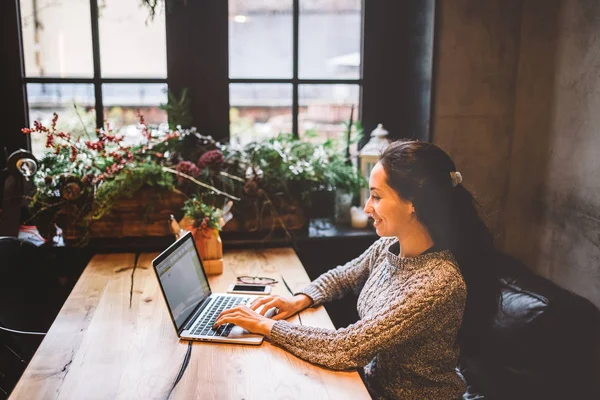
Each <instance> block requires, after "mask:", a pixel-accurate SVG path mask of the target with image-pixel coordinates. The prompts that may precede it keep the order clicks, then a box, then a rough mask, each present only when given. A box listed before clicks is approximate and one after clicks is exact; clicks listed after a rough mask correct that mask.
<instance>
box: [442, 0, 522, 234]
mask: <svg viewBox="0 0 600 400" xmlns="http://www.w3.org/2000/svg"><path fill="white" fill-rule="evenodd" d="M520 3H521V2H520V1H509V2H507V1H502V0H494V1H492V0H485V1H481V0H452V1H450V0H441V1H438V2H437V6H438V10H437V15H436V19H437V22H436V30H437V31H436V43H435V46H434V47H435V49H434V90H433V97H434V102H433V114H432V117H433V118H432V119H433V121H432V134H433V141H434V143H436V144H437V145H439V146H441V147H442V148H444V149H445V150H446V151H447V152H449V153H450V155H451V156H452V158H453V159H454V161H455V163H456V166H457V169H458V170H459V171H460V172H461V173H462V175H463V184H464V185H465V186H466V187H467V188H468V189H469V190H471V191H472V192H473V193H474V194H475V195H476V196H477V197H478V199H479V201H480V203H481V205H482V207H483V211H484V213H485V214H486V216H487V220H488V224H489V226H490V227H491V228H492V230H493V232H494V233H495V235H496V239H497V241H498V243H499V244H501V243H502V232H503V226H502V221H504V220H505V216H504V207H503V204H504V198H505V195H506V193H507V191H508V177H509V168H508V165H509V157H510V149H511V140H512V132H513V121H514V99H515V81H516V72H517V68H516V66H517V60H518V55H519V31H520V23H521V4H520Z"/></svg>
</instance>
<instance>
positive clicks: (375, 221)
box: [373, 217, 383, 226]
mask: <svg viewBox="0 0 600 400" xmlns="http://www.w3.org/2000/svg"><path fill="white" fill-rule="evenodd" d="M381 221H383V220H382V219H381V218H375V217H373V225H375V226H377V225H379V224H380V223H381Z"/></svg>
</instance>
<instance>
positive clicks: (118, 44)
mask: <svg viewBox="0 0 600 400" xmlns="http://www.w3.org/2000/svg"><path fill="white" fill-rule="evenodd" d="M20 15H21V20H20V22H21V31H22V41H23V46H22V47H23V58H24V60H23V61H24V66H25V68H24V75H25V76H24V82H25V89H26V93H27V100H28V101H27V103H28V104H27V110H28V113H29V115H28V117H29V121H30V123H33V121H35V120H38V121H40V122H42V123H44V124H49V123H50V121H51V119H52V114H53V113H54V112H57V113H58V114H59V121H58V128H59V129H61V130H65V131H69V132H73V133H75V134H76V135H80V136H86V137H93V136H94V135H95V128H96V127H100V126H103V125H104V121H106V122H108V123H109V124H110V126H111V127H112V128H113V129H115V130H118V131H119V133H122V134H124V135H125V136H126V137H127V138H128V139H129V140H131V141H135V140H136V136H137V135H139V131H138V129H137V123H138V116H137V114H138V112H139V113H141V114H142V115H143V116H144V118H145V120H146V122H148V123H150V124H157V125H158V124H166V122H167V115H166V112H165V111H163V110H162V109H161V108H160V105H161V104H163V103H166V102H167V57H166V54H167V48H166V30H165V12H164V10H162V11H161V12H159V13H157V15H156V16H155V17H154V18H149V12H148V10H147V9H146V8H144V7H141V6H140V2H139V1H138V0H91V1H90V0H22V1H20ZM167 17H168V16H167ZM223 23H227V24H228V32H229V43H228V44H229V60H228V63H229V93H228V95H229V104H230V112H229V115H230V132H229V134H230V138H231V140H234V141H237V142H240V143H246V142H248V141H250V140H253V139H258V138H264V137H272V136H275V135H277V134H278V133H280V132H294V133H295V134H298V135H299V136H300V137H301V138H303V139H306V140H316V141H323V140H325V139H338V138H341V137H342V135H344V134H345V131H346V129H347V125H346V124H347V122H348V121H349V120H350V114H351V109H352V108H354V119H355V120H356V117H357V115H358V110H359V97H360V96H359V93H360V85H361V76H360V59H361V56H360V51H361V31H362V26H361V25H362V1H360V0H327V1H313V0H300V1H293V0H287V1H281V0H260V1H249V0H229V18H228V20H227V21H223ZM182 62H185V60H182ZM31 139H32V150H33V152H34V154H36V155H41V154H43V152H44V150H45V147H44V145H45V143H44V138H42V137H40V136H39V135H34V136H33V137H32V138H31Z"/></svg>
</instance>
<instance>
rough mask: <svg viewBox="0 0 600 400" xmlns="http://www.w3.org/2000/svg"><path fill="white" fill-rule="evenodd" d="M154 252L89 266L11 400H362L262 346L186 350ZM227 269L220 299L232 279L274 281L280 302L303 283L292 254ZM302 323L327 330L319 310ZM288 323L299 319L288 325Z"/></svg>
mask: <svg viewBox="0 0 600 400" xmlns="http://www.w3.org/2000/svg"><path fill="white" fill-rule="evenodd" d="M155 256H156V254H148V253H142V254H140V255H139V259H138V262H137V265H136V267H135V268H134V267H133V266H134V264H135V259H136V256H135V254H99V255H96V256H94V258H93V259H92V260H91V261H90V263H89V264H88V266H87V267H86V269H85V271H84V272H83V274H82V276H81V278H80V279H79V281H78V282H77V284H76V286H75V288H74V289H73V292H72V293H71V295H70V296H69V298H68V299H67V301H66V303H65V304H64V306H63V308H62V310H61V311H60V313H59V315H58V317H57V318H56V320H55V322H54V324H53V325H52V327H51V328H50V331H49V332H48V334H47V335H46V337H45V338H44V341H43V342H42V344H41V345H40V347H39V349H38V350H37V352H36V354H35V356H34V357H33V359H32V360H31V362H30V364H29V366H28V367H27V369H26V370H25V372H24V374H23V376H22V377H21V379H20V381H19V382H18V384H17V386H16V387H15V389H14V390H13V392H12V394H11V397H10V399H28V400H29V399H55V398H60V399H78V400H79V399H111V400H112V399H167V398H172V399H219V400H221V399H238V400H241V399H246V400H251V399H311V400H320V399H332V400H337V399H369V398H370V397H369V395H368V393H367V391H366V389H365V387H364V385H363V383H362V381H361V379H360V377H359V375H358V373H356V372H336V371H331V370H328V369H325V368H321V367H318V366H315V365H313V364H310V363H308V362H305V361H303V360H301V359H299V358H297V357H295V356H293V355H291V354H290V353H287V352H285V351H284V350H282V349H280V348H278V347H276V346H273V345H271V344H270V343H268V342H266V341H265V342H264V343H263V344H262V345H260V346H247V345H230V344H218V343H215V344H212V343H198V342H194V343H193V344H192V345H191V353H190V354H191V357H190V359H189V364H188V366H187V368H186V369H185V372H184V374H183V376H182V377H181V379H180V381H179V382H178V383H177V384H176V385H175V386H174V383H175V381H176V378H177V375H178V373H179V371H180V370H181V366H182V364H183V362H184V358H185V355H186V352H187V351H188V342H186V341H180V340H179V339H178V338H177V334H176V332H175V329H174V328H173V325H172V322H171V320H170V318H169V315H168V310H167V306H166V304H165V301H164V298H163V296H162V294H161V291H160V288H159V287H158V282H157V279H156V277H155V274H154V271H153V270H152V266H151V262H152V259H153V258H154V257H155ZM224 258H225V271H224V272H223V274H222V275H217V276H212V277H210V284H211V287H212V289H213V291H215V292H217V291H224V290H225V288H226V287H227V285H228V284H229V283H232V282H234V281H235V277H236V276H240V275H259V276H270V277H273V278H275V279H277V280H279V281H280V283H278V284H277V285H276V286H275V287H274V288H273V289H274V291H273V293H276V294H281V295H288V294H289V292H288V291H287V289H286V288H285V285H284V284H283V283H282V282H281V281H282V279H281V277H282V276H283V277H284V278H285V281H286V282H287V283H288V285H289V286H290V287H291V288H292V290H298V289H300V288H302V287H304V286H305V285H306V284H307V283H308V282H309V278H308V276H307V275H306V272H305V271H304V268H303V267H302V264H301V263H300V261H299V260H298V258H297V257H296V255H295V253H294V252H293V251H292V250H291V249H287V248H277V249H266V250H265V249H261V250H237V251H230V252H227V253H226V254H225V257H224ZM301 319H302V323H303V324H304V325H313V326H320V327H326V328H333V325H332V323H331V320H330V319H329V316H328V315H327V312H326V311H325V309H324V308H323V307H319V308H318V309H309V310H306V311H303V312H302V313H301ZM290 322H296V323H297V319H291V320H290Z"/></svg>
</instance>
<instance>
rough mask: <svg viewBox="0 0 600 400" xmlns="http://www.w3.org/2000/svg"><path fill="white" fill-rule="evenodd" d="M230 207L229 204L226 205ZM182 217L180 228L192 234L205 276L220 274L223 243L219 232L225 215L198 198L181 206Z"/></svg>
mask: <svg viewBox="0 0 600 400" xmlns="http://www.w3.org/2000/svg"><path fill="white" fill-rule="evenodd" d="M226 207H227V208H229V207H231V203H229V204H228V205H226ZM183 210H184V217H183V219H182V220H181V222H180V226H181V228H182V229H184V230H188V231H191V232H192V235H193V236H194V241H195V242H196V248H197V249H198V253H200V259H201V260H202V264H203V265H204V269H205V271H206V273H207V274H221V273H222V272H223V243H222V241H221V236H220V235H219V231H221V228H222V227H223V225H225V220H224V219H223V215H224V214H227V213H228V210H227V209H226V210H225V213H224V212H223V210H222V209H220V208H217V207H215V206H214V205H209V204H206V203H205V202H203V201H202V199H200V198H196V197H193V198H190V199H188V200H186V202H185V204H184V205H183Z"/></svg>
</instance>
